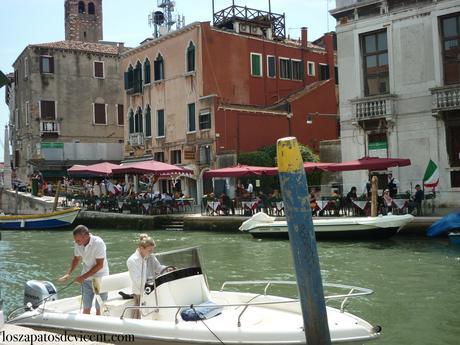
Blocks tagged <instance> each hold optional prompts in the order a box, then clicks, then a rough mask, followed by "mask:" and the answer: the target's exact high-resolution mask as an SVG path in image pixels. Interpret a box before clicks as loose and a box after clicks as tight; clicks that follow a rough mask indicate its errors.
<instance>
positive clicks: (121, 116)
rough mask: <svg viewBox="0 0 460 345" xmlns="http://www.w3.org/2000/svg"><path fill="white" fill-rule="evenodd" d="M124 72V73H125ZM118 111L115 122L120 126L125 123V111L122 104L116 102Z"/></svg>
mask: <svg viewBox="0 0 460 345" xmlns="http://www.w3.org/2000/svg"><path fill="white" fill-rule="evenodd" d="M125 74H126V73H125ZM117 110H118V113H117V123H118V124H119V125H120V126H122V125H124V123H125V116H124V115H125V114H124V113H125V112H124V110H123V104H118V107H117Z"/></svg>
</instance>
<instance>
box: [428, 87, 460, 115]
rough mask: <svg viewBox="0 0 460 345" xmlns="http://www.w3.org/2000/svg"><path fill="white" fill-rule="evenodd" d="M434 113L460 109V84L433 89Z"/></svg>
mask: <svg viewBox="0 0 460 345" xmlns="http://www.w3.org/2000/svg"><path fill="white" fill-rule="evenodd" d="M431 94H432V96H433V104H432V111H434V112H437V111H442V110H453V109H460V84H456V85H451V86H444V87H437V88H433V89H431Z"/></svg>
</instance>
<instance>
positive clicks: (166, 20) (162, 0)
mask: <svg viewBox="0 0 460 345" xmlns="http://www.w3.org/2000/svg"><path fill="white" fill-rule="evenodd" d="M175 6H176V2H175V1H171V0H157V7H159V8H160V10H158V11H154V12H152V13H150V14H149V17H148V23H149V25H150V26H153V30H154V31H153V36H154V37H155V38H157V37H160V36H162V35H165V34H167V33H168V32H170V31H172V30H173V26H174V24H175V25H176V30H177V29H181V28H183V27H184V26H185V17H184V16H181V15H179V14H177V15H176V17H175V18H173V12H174V9H175Z"/></svg>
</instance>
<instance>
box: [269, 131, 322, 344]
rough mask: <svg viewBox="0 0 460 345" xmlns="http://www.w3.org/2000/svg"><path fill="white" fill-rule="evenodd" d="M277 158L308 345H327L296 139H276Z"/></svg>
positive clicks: (304, 183)
mask: <svg viewBox="0 0 460 345" xmlns="http://www.w3.org/2000/svg"><path fill="white" fill-rule="evenodd" d="M277 158H278V171H279V178H280V185H281V191H282V194H283V200H284V210H285V213H286V220H287V223H288V231H289V242H290V244H291V251H292V256H293V258H294V268H295V272H296V276H297V285H298V287H299V295H300V305H301V307H302V314H303V323H304V329H305V336H306V340H307V344H312V345H313V344H314V345H330V344H331V336H330V334H329V326H328V323H327V312H326V303H325V301H324V292H323V284H322V280H321V271H320V267H319V257H318V252H317V249H316V238H315V232H314V228H313V221H312V218H311V209H310V204H309V203H308V185H307V178H306V176H305V170H304V167H303V161H302V156H301V155H300V149H299V144H298V143H297V139H296V138H294V137H288V138H282V139H279V140H278V143H277Z"/></svg>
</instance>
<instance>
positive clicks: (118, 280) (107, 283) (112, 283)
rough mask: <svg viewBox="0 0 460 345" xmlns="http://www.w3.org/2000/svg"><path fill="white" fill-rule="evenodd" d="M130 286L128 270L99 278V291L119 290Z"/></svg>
mask: <svg viewBox="0 0 460 345" xmlns="http://www.w3.org/2000/svg"><path fill="white" fill-rule="evenodd" d="M127 287H131V279H130V278H129V272H123V273H116V274H111V275H109V276H106V277H102V279H101V290H100V291H101V293H103V292H109V291H117V292H118V291H119V290H123V289H125V288H127Z"/></svg>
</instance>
